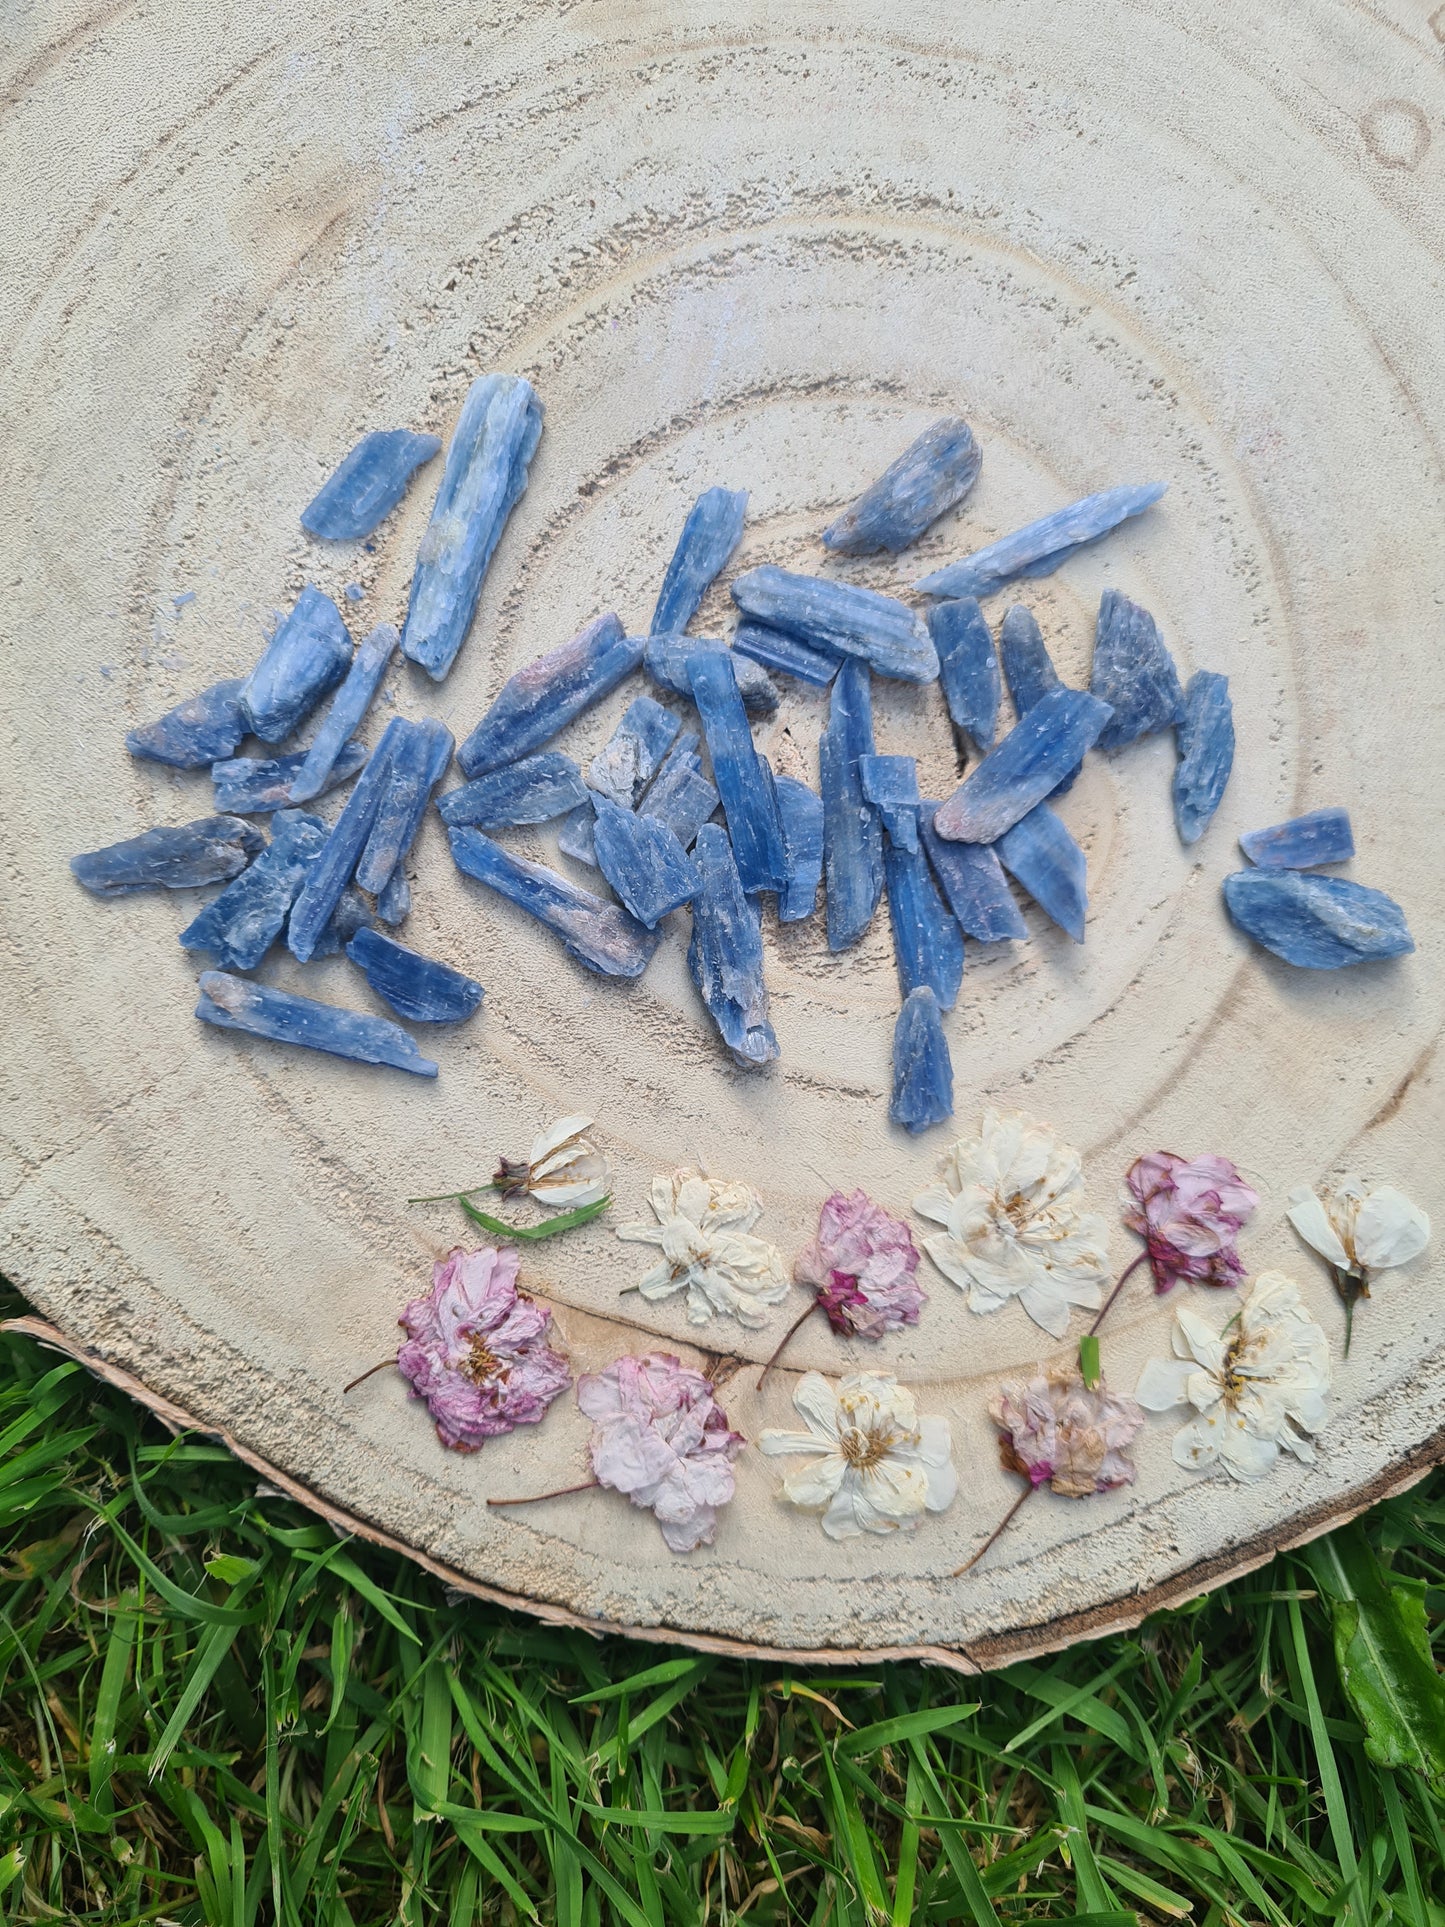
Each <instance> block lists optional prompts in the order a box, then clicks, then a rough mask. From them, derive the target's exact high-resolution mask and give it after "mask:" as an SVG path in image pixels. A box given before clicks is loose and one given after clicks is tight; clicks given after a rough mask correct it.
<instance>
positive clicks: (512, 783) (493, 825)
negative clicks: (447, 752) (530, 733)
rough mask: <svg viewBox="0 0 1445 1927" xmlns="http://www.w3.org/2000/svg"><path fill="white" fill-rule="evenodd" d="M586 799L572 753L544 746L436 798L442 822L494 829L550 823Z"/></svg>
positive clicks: (584, 788)
mask: <svg viewBox="0 0 1445 1927" xmlns="http://www.w3.org/2000/svg"><path fill="white" fill-rule="evenodd" d="M586 802H587V785H586V784H585V783H584V782H583V781H582V772H581V771H580V770H579V769H578V767H577V765H576V764H575V763H574V762H573V761H572V758H571V757H570V756H563V755H562V753H561V752H560V751H559V750H555V749H544V750H539V751H538V753H537V754H536V755H535V756H524V757H523V758H522V759H521V761H520V762H517V763H507V764H506V765H504V767H503V768H501V769H494V770H490V771H489V772H488V773H487V775H485V776H474V777H473V778H472V780H471V782H470V783H463V784H462V786H461V788H460V789H455V790H448V791H447V793H446V795H445V796H442V797H439V798H438V799H437V809H438V811H439V812H440V814H441V819H442V821H443V823H447V824H453V823H457V824H460V823H471V824H474V825H475V826H476V828H477V829H479V830H496V829H503V828H505V827H506V826H507V825H509V824H513V823H549V822H550V821H551V820H552V818H553V817H554V816H566V815H567V813H568V811H569V810H575V809H577V808H578V807H579V806H580V805H582V804H584V803H586Z"/></svg>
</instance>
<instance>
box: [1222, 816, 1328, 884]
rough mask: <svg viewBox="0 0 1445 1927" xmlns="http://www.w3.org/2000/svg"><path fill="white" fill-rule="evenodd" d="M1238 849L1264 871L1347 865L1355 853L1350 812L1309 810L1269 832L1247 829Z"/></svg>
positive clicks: (1271, 826) (1271, 825) (1273, 826)
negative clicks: (1336, 864)
mask: <svg viewBox="0 0 1445 1927" xmlns="http://www.w3.org/2000/svg"><path fill="white" fill-rule="evenodd" d="M1239 847H1240V849H1241V850H1243V851H1244V854H1245V855H1246V856H1247V857H1248V858H1249V860H1250V862H1251V863H1256V864H1258V865H1259V867H1260V869H1261V870H1313V869H1315V868H1317V867H1318V866H1319V865H1320V864H1322V863H1346V862H1348V861H1349V859H1350V858H1351V857H1352V856H1353V855H1354V854H1355V837H1354V832H1353V831H1352V830H1351V828H1350V814H1349V811H1348V810H1341V809H1325V810H1310V811H1308V812H1307V813H1306V814H1305V815H1304V816H1292V817H1291V818H1290V819H1289V821H1288V822H1287V823H1271V824H1270V826H1269V828H1268V829H1267V830H1246V831H1245V833H1244V835H1243V836H1242V837H1241V838H1240V839H1239Z"/></svg>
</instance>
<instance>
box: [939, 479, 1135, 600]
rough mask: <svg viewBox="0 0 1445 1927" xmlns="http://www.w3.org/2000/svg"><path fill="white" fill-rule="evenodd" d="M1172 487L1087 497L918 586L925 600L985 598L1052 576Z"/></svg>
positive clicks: (1112, 490) (1132, 486) (1114, 491)
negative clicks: (1018, 579) (1019, 582)
mask: <svg viewBox="0 0 1445 1927" xmlns="http://www.w3.org/2000/svg"><path fill="white" fill-rule="evenodd" d="M1168 486H1169V484H1168V483H1167V482H1147V483H1137V484H1126V485H1125V486H1124V487H1122V488H1106V489H1104V490H1103V491H1102V492H1101V493H1100V494H1098V495H1085V496H1083V497H1082V498H1081V499H1080V500H1079V501H1077V502H1071V503H1070V504H1069V506H1068V507H1067V508H1063V509H1057V510H1055V512H1054V513H1053V514H1052V515H1045V516H1043V517H1042V518H1041V519H1040V520H1039V521H1037V522H1030V523H1028V524H1027V525H1026V526H1025V527H1024V528H1021V529H1015V531H1014V532H1013V534H1012V535H1005V536H1003V537H1002V538H1001V539H1000V540H999V541H997V542H990V543H989V545H988V547H987V548H986V549H979V550H977V551H976V552H975V553H974V554H973V555H966V556H965V557H964V558H963V560H962V561H961V562H950V563H949V564H948V566H947V567H946V568H942V569H935V570H934V571H933V573H932V574H931V575H925V576H923V577H922V578H921V579H920V580H919V581H917V582H915V583H914V585H913V586H914V588H915V589H917V590H919V591H920V592H921V593H922V594H923V595H940V596H966V595H971V596H986V595H992V594H993V592H994V590H995V589H1001V588H1002V587H1003V585H1004V583H1005V582H1011V581H1012V580H1013V579H1014V577H1015V576H1020V575H1024V576H1040V575H1051V574H1052V573H1053V571H1054V570H1055V569H1057V568H1058V566H1059V564H1060V563H1061V562H1065V561H1067V560H1068V558H1069V557H1070V556H1071V555H1073V554H1074V552H1075V551H1076V550H1078V549H1082V548H1083V547H1084V546H1085V545H1086V544H1087V543H1090V542H1097V541H1098V540H1099V538H1100V536H1103V535H1107V534H1108V533H1109V531H1110V530H1111V529H1116V528H1118V526H1119V524H1120V523H1121V522H1126V521H1128V519H1129V517H1130V516H1131V515H1142V514H1143V512H1144V510H1145V509H1147V508H1150V507H1152V506H1153V504H1154V503H1155V502H1157V501H1158V500H1159V497H1160V496H1161V495H1162V494H1163V493H1164V491H1165V489H1166V488H1167V487H1168Z"/></svg>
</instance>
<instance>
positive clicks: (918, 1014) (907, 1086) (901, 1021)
mask: <svg viewBox="0 0 1445 1927" xmlns="http://www.w3.org/2000/svg"><path fill="white" fill-rule="evenodd" d="M888 1115H889V1116H890V1117H891V1118H892V1120H893V1122H894V1123H895V1124H901V1125H902V1126H903V1128H904V1130H905V1131H908V1132H911V1133H912V1134H913V1135H914V1136H915V1137H916V1136H917V1135H918V1133H919V1132H920V1131H926V1130H928V1128H929V1127H930V1126H931V1125H934V1124H942V1123H943V1121H944V1119H945V1118H950V1117H952V1116H953V1059H952V1058H951V1057H950V1056H949V1054H948V1039H947V1038H946V1037H945V1036H944V1034H943V1013H942V1012H941V1011H940V1009H939V1008H938V999H937V998H936V997H935V996H934V994H933V992H932V991H931V990H930V989H929V988H928V986H927V985H926V984H923V985H920V986H919V988H918V989H917V990H915V991H912V992H910V994H909V996H908V998H907V999H906V1000H905V1002H904V1005H903V1008H902V1010H900V1011H899V1013H898V1021H897V1023H896V1024H895V1025H894V1026H893V1096H892V1099H891V1101H890V1103H889V1106H888Z"/></svg>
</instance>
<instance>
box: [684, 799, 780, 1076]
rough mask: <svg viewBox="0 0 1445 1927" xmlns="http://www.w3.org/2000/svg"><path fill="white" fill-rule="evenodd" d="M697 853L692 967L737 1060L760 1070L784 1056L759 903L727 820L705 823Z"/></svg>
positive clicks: (690, 947) (690, 946) (746, 1067)
mask: <svg viewBox="0 0 1445 1927" xmlns="http://www.w3.org/2000/svg"><path fill="white" fill-rule="evenodd" d="M695 855H696V862H697V871H698V879H699V883H700V886H701V887H700V890H699V894H698V896H697V898H696V900H695V901H694V903H693V906H692V941H691V942H690V943H689V944H688V947H687V967H688V969H689V970H690V971H691V973H692V980H693V982H694V983H695V984H696V985H697V987H698V991H699V993H700V994H701V996H702V1000H703V1002H704V1003H705V1004H706V1005H707V1008H708V1011H709V1014H710V1015H711V1017H712V1020H713V1022H714V1023H715V1024H716V1025H717V1028H718V1034H719V1036H720V1037H721V1038H722V1040H723V1042H724V1043H725V1044H726V1045H727V1047H728V1050H729V1051H730V1052H731V1053H732V1056H733V1059H734V1061H735V1062H736V1063H738V1064H740V1065H742V1067H743V1069H744V1070H756V1069H757V1068H758V1067H759V1065H762V1064H769V1063H771V1062H772V1060H773V1059H774V1058H775V1057H776V1056H777V1055H778V1040H777V1037H776V1035H775V1034H774V1031H773V1027H772V1025H771V1024H770V1023H769V1021H768V992H767V987H766V985H765V984H764V982H763V932H762V924H761V922H760V920H759V917H758V908H757V904H756V903H755V902H754V901H753V900H752V899H751V898H750V897H749V896H748V895H747V893H746V891H745V890H744V888H743V882H742V878H741V876H740V875H739V874H738V866H737V864H736V863H735V862H734V861H733V852H732V846H731V845H730V843H729V841H728V834H727V831H726V830H725V829H723V827H722V825H721V824H719V823H705V824H704V825H703V827H702V829H700V830H699V831H698V835H697V848H696V853H695Z"/></svg>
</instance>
